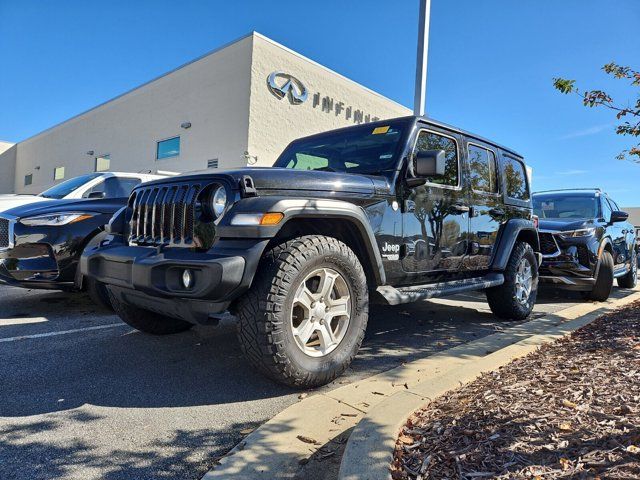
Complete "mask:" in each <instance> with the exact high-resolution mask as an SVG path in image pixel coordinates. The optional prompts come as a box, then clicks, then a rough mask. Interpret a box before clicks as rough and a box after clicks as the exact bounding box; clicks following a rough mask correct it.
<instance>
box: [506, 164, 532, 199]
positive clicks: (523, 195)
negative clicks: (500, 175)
mask: <svg viewBox="0 0 640 480" xmlns="http://www.w3.org/2000/svg"><path fill="white" fill-rule="evenodd" d="M502 162H503V165H504V179H505V183H506V184H507V196H509V197H511V198H515V199H516V200H529V189H528V188H527V173H526V172H525V169H524V164H522V163H520V162H519V161H517V160H515V159H513V158H509V157H502Z"/></svg>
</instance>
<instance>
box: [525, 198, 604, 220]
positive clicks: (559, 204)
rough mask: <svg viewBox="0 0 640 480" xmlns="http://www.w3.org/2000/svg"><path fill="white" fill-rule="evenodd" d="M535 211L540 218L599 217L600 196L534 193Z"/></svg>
mask: <svg viewBox="0 0 640 480" xmlns="http://www.w3.org/2000/svg"><path fill="white" fill-rule="evenodd" d="M533 213H534V214H535V215H537V216H538V217H539V218H597V217H598V216H599V213H598V197H596V196H595V195H593V194H591V195H588V194H585V195H561V194H544V195H534V196H533Z"/></svg>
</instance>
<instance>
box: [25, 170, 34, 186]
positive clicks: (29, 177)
mask: <svg viewBox="0 0 640 480" xmlns="http://www.w3.org/2000/svg"><path fill="white" fill-rule="evenodd" d="M32 183H33V174H32V173H30V174H29V175H25V176H24V186H25V187H26V186H27V185H31V184H32Z"/></svg>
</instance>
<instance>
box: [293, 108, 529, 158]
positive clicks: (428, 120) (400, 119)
mask: <svg viewBox="0 0 640 480" xmlns="http://www.w3.org/2000/svg"><path fill="white" fill-rule="evenodd" d="M389 122H413V123H414V124H417V123H419V122H422V123H424V124H427V125H433V126H435V127H439V128H442V129H445V130H449V131H450V132H453V133H458V134H460V135H464V136H465V137H469V138H472V139H474V140H479V141H481V142H483V143H487V144H489V145H492V146H494V147H496V148H499V149H501V150H504V151H505V152H508V153H510V154H512V155H514V156H516V157H518V158H519V159H521V160H524V157H523V156H522V155H520V154H519V153H518V152H516V151H515V150H513V149H511V148H508V147H505V146H503V145H500V144H499V143H496V142H494V141H492V140H489V139H486V138H484V137H481V136H479V135H475V134H473V133H471V132H467V131H466V130H462V129H461V128H457V127H454V126H452V125H448V124H446V123H443V122H439V121H437V120H433V119H431V118H427V117H422V116H416V115H406V116H404V117H395V118H386V119H383V120H377V121H375V122H369V123H359V124H355V125H349V126H346V127H340V128H335V129H333V130H328V131H325V132H318V133H314V134H312V135H307V136H305V137H300V138H313V137H319V136H322V135H324V134H325V133H329V132H340V131H342V130H348V129H351V128H355V127H364V126H375V125H384V124H387V123H389ZM296 140H299V139H295V140H293V141H294V142H295V141H296Z"/></svg>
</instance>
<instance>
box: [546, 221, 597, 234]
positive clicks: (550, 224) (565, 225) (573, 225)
mask: <svg viewBox="0 0 640 480" xmlns="http://www.w3.org/2000/svg"><path fill="white" fill-rule="evenodd" d="M539 221H540V230H551V231H553V232H562V231H568V230H579V229H581V228H589V227H593V225H594V224H595V222H594V220H593V219H590V218H544V219H543V218H541V219H540V220H539Z"/></svg>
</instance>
